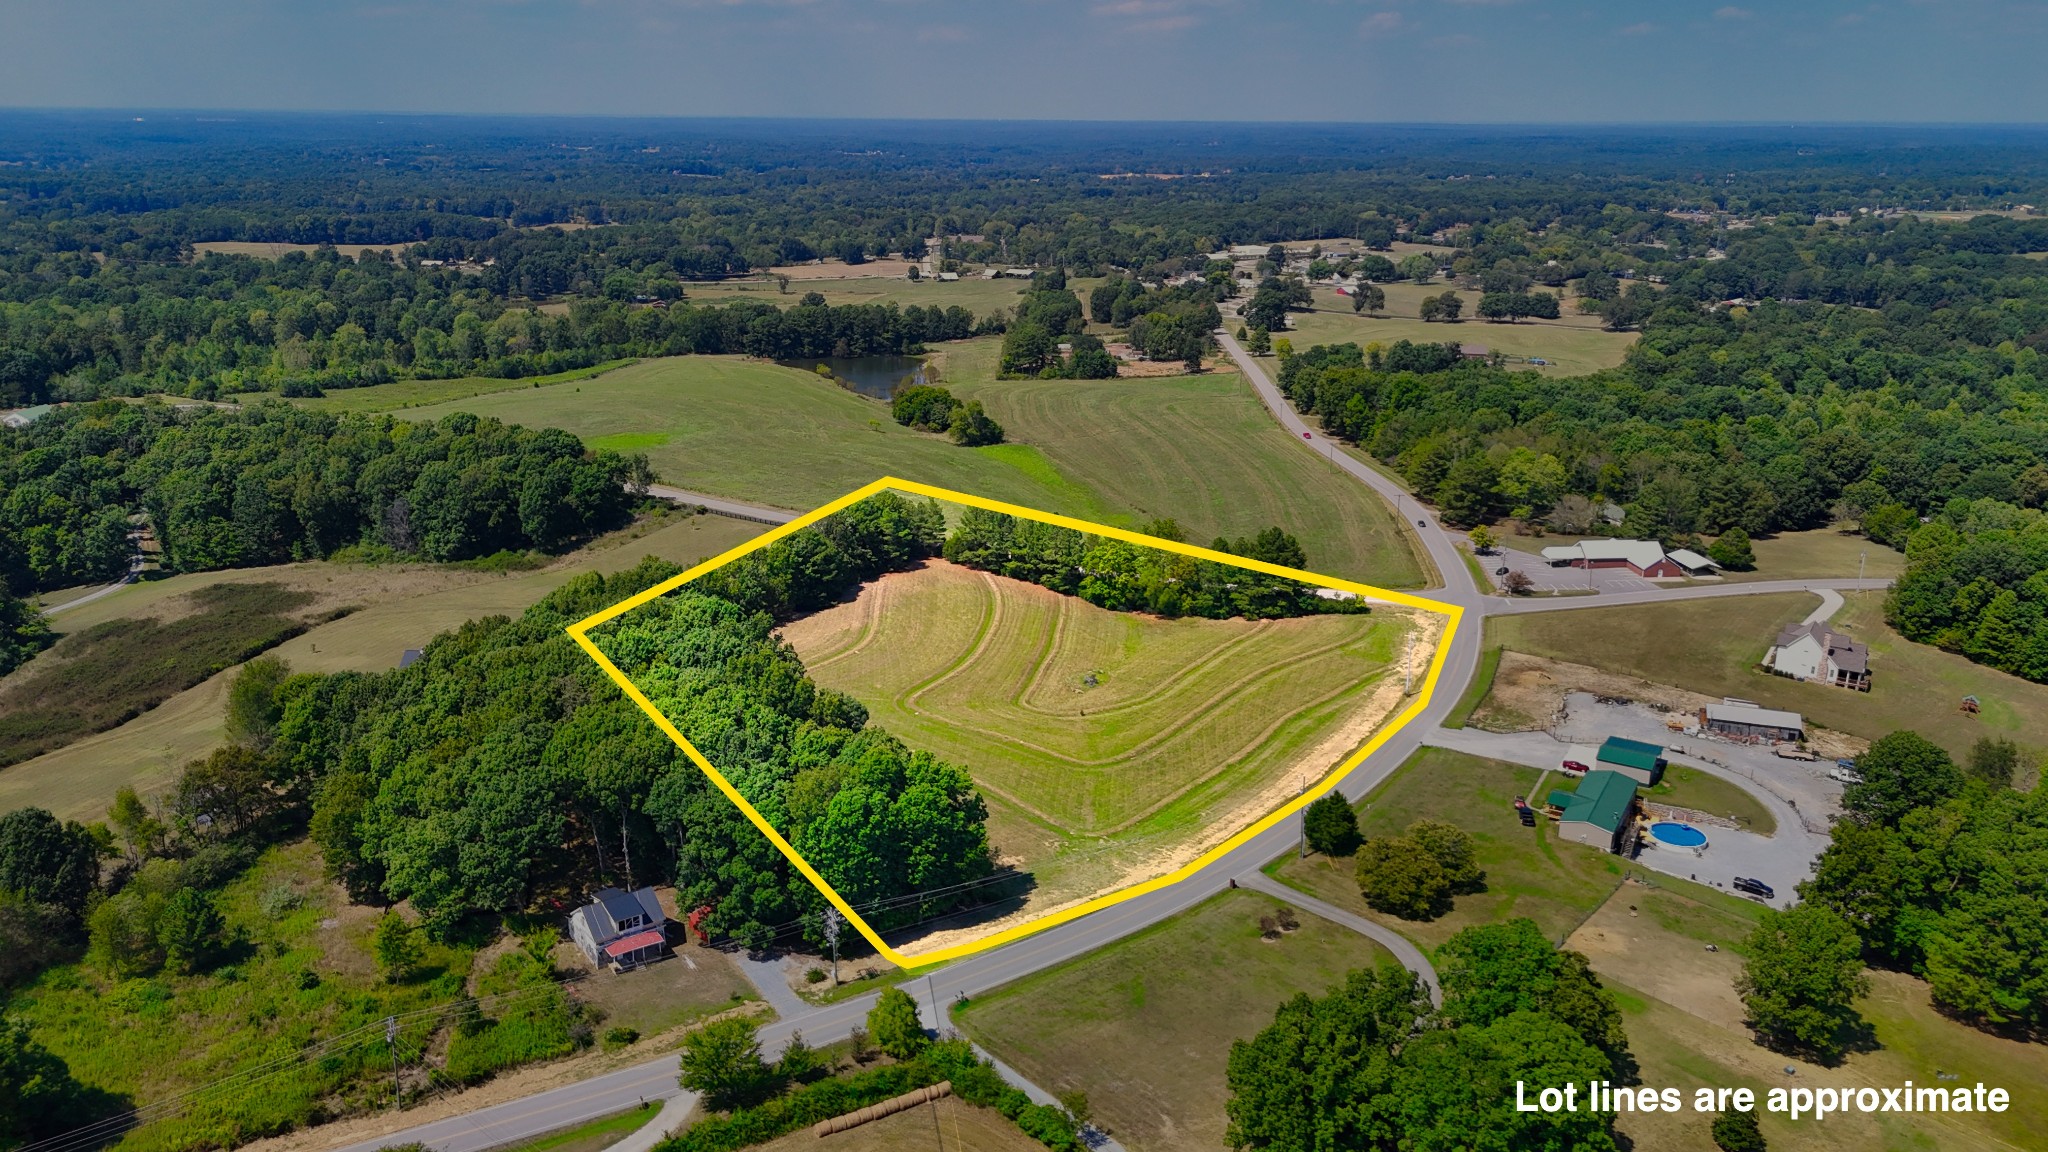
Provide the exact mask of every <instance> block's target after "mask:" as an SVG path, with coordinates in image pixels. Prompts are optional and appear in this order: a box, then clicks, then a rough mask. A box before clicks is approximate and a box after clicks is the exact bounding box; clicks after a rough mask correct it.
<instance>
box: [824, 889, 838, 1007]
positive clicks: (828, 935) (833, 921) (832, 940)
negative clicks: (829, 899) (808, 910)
mask: <svg viewBox="0 0 2048 1152" xmlns="http://www.w3.org/2000/svg"><path fill="white" fill-rule="evenodd" d="M825 942H826V943H827V944H830V945H831V946H832V986H833V987H834V988H837V987H839V909H837V908H834V907H832V906H831V905H830V904H827V905H826V906H825Z"/></svg>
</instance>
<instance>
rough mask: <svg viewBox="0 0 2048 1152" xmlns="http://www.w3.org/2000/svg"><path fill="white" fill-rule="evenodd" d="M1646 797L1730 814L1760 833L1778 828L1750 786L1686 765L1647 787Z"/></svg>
mask: <svg viewBox="0 0 2048 1152" xmlns="http://www.w3.org/2000/svg"><path fill="white" fill-rule="evenodd" d="M1643 797H1644V798H1645V799H1647V800H1654V801H1656V802H1657V803H1659V804H1674V805H1677V806H1678V807H1680V808H1691V809H1693V810H1694V811H1697V812H1711V813H1713V814H1714V815H1716V816H1726V817H1728V818H1730V819H1732V820H1734V821H1735V822H1736V823H1738V824H1740V825H1742V827H1743V828H1745V829H1747V830H1748V831H1751V832H1754V833H1756V834H1757V835H1759V836H1770V835H1772V834H1774V833H1776V832H1777V830H1778V818H1777V817H1775V816H1773V815H1771V810H1770V809H1769V808H1766V807H1764V806H1763V802H1762V801H1761V800H1758V799H1757V798H1756V797H1754V796H1752V795H1750V794H1749V792H1748V790H1747V789H1744V788H1741V787H1739V786H1737V785H1736V784H1734V783H1732V782H1730V781H1727V780H1723V779H1722V778H1721V777H1719V776H1710V775H1708V774H1707V773H1705V772H1702V771H1701V770H1699V769H1698V768H1688V767H1686V766H1685V765H1683V764H1673V765H1671V766H1670V767H1669V768H1667V769H1665V771H1664V779H1663V780H1661V781H1659V782H1658V784H1657V786H1656V787H1655V788H1646V789H1644V790H1643Z"/></svg>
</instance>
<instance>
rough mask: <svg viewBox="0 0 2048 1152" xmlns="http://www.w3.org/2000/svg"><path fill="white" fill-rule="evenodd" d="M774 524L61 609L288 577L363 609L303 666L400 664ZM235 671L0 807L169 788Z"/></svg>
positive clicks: (695, 529) (45, 768) (66, 804)
mask: <svg viewBox="0 0 2048 1152" xmlns="http://www.w3.org/2000/svg"><path fill="white" fill-rule="evenodd" d="M762 530H763V526H762V525H759V524H753V523H749V522H747V521H744V520H733V519H729V518H726V517H723V516H684V515H678V514H673V513H670V514H664V515H661V516H656V517H647V518H644V519H643V520H642V521H640V522H639V523H636V524H635V525H634V526H633V527H631V528H627V529H623V530H621V531H619V532H615V533H612V534H610V535H608V536H605V537H602V538H601V539H599V540H597V541H596V542H594V543H593V544H591V545H589V546H587V547H585V548H582V549H579V550H578V551H576V552H574V553H571V554H570V555H568V556H565V557H563V558H561V559H560V560H558V561H556V562H555V563H553V564H551V565H549V566H548V567H545V568H542V569H538V570H535V571H531V572H518V573H511V574H503V575H494V574H490V573H479V572H470V571H463V570H459V569H452V568H448V567H446V566H440V567H436V566H430V565H404V564H393V565H362V564H323V563H307V564H288V565H280V566H276V567H269V568H248V569H240V570H237V571H233V572H204V573H193V574H190V575H185V576H173V577H169V578H167V579H164V580H155V581H149V582H146V583H140V584H131V585H129V586H128V587H126V588H123V589H122V590H121V591H119V592H117V593H114V594H113V595H111V596H108V597H106V598H104V599H101V600H96V601H94V602H93V603H91V604H88V605H85V606H84V607H81V608H78V609H76V610H75V611H72V612H67V613H64V614H62V615H59V616H55V617H53V618H52V623H53V624H54V625H55V626H57V627H59V628H62V629H65V630H67V631H68V632H78V631H81V630H85V629H90V628H91V627H93V626H94V625H98V624H102V623H105V622H108V621H115V620H121V619H125V618H134V617H145V616H150V615H154V614H156V613H158V612H161V611H164V610H165V606H166V605H168V604H171V603H173V602H175V601H176V600H178V599H179V598H180V597H183V596H185V595H187V594H188V593H190V592H191V591H193V590H194V589H197V588H200V587H204V586H207V585H209V584H231V585H237V584H276V585H280V586H283V587H285V588H288V589H294V590H298V591H301V592H305V593H309V594H312V595H314V596H315V597H316V600H315V602H314V604H313V606H312V610H314V611H328V610H331V609H332V608H333V607H337V606H345V605H354V606H355V607H356V611H354V612H352V613H350V614H349V615H347V616H344V617H342V618H341V619H338V620H334V621H332V622H330V623H326V624H321V625H318V626H317V627H313V628H309V629H308V630H306V631H305V632H302V633H300V634H299V635H297V636H295V637H293V638H291V639H289V640H287V641H285V642H284V643H282V644H279V645H277V646H276V647H275V648H274V649H272V654H273V655H275V656H277V657H279V658H281V659H283V660H284V661H285V662H287V663H288V664H290V665H291V666H292V668H294V669H295V670H298V671H302V672H341V671H359V672H370V671H380V670H383V669H386V668H393V667H396V666H397V664H398V657H399V654H400V653H401V652H402V651H403V650H405V649H407V648H417V647H419V646H421V645H423V644H425V643H426V642H427V641H428V640H430V639H432V638H433V637H434V636H435V635H436V634H437V633H440V632H445V631H448V630H449V629H452V628H454V627H456V626H458V625H460V624H461V623H462V622H463V621H465V620H472V619H475V618H477V617H480V616H490V615H499V614H502V615H517V614H518V613H520V612H523V611H525V610H526V608H527V607H528V606H530V605H532V604H533V603H534V602H536V601H538V600H539V599H540V598H541V597H543V596H545V595H547V594H548V593H549V592H551V591H553V590H554V589H555V588H556V587H558V586H559V585H560V584H561V583H562V582H563V581H565V580H567V579H568V578H569V577H571V576H573V575H575V574H577V573H579V572H588V571H599V572H616V571H619V570H621V569H625V568H630V567H632V566H633V565H634V564H636V563H638V562H639V561H640V558H641V557H643V556H649V555H652V556H660V557H662V558H664V559H667V560H671V561H674V562H675V563H678V564H690V563H695V562H696V561H698V560H702V559H705V558H707V557H710V556H714V555H717V554H718V553H720V552H723V551H725V550H726V549H728V548H731V547H734V546H735V545H738V544H740V543H742V542H744V541H746V540H749V539H752V538H753V537H754V536H755V535H757V534H759V533H760V532H761V531H762ZM60 647H61V645H60ZM49 655H50V653H44V655H43V657H38V660H41V659H43V658H45V657H47V656H49ZM27 671H28V670H26V669H25V670H23V671H22V672H21V673H18V675H26V674H27ZM233 675H234V673H233V671H232V670H230V671H227V672H222V673H220V674H218V675H216V676H213V677H212V678H210V679H207V680H205V681H203V682H202V683H200V684H198V685H196V686H194V687H192V688H190V689H187V690H186V691H183V692H180V693H178V694H177V695H175V696H172V697H170V698H169V699H167V700H165V701H164V702H163V703H162V704H159V705H158V706H157V707H155V708H154V709H151V710H150V711H147V712H144V713H142V714H141V715H140V716H138V717H136V718H135V719H132V720H129V721H128V722H127V723H125V724H122V725H121V726H119V727H117V728H114V729H112V730H110V731H106V732H102V733H100V734H98V735H96V736H89V737H86V738H85V739H82V740H79V741H77V742H75V743H73V744H71V745H69V746H68V747H64V748H61V749H58V750H56V751H54V752H46V753H44V754H43V755H41V756H37V757H36V758H34V759H32V760H26V761H23V762H22V763H19V764H15V765H13V766H11V767H9V768H7V769H6V770H4V771H0V812H4V811H8V810H10V809H14V808H19V807H22V806H24V805H29V804H35V805H40V806H42V807H45V808H48V809H50V810H51V811H52V812H54V813H56V814H57V815H58V816H60V817H63V818H65V819H73V820H97V819H100V818H101V817H102V816H104V815H105V813H106V807H107V804H108V803H109V802H110V801H111V800H112V799H113V795H114V791H115V789H117V788H119V787H120V786H121V785H123V784H130V785H133V786H134V787H135V788H136V789H138V790H139V791H141V792H143V793H144V794H145V795H149V794H151V793H154V792H158V791H161V790H162V789H164V788H165V787H167V786H168V785H169V783H170V782H171V780H172V778H173V777H174V775H175V774H176V772H177V770H178V768H179V767H180V766H182V765H184V764H185V763H186V762H187V761H190V760H193V759H195V758H197V757H200V756H204V755H205V754H206V753H207V752H208V751H209V750H211V749H212V748H213V747H214V746H216V745H218V744H219V743H220V742H221V739H222V731H221V721H222V717H223V715H224V709H225V707H226V700H227V682H228V680H229V679H230V678H231V677H232V676H233ZM10 679H11V678H10Z"/></svg>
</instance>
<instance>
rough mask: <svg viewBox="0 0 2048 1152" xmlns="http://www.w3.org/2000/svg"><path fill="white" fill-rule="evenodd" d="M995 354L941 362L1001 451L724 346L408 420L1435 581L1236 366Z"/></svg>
mask: <svg viewBox="0 0 2048 1152" xmlns="http://www.w3.org/2000/svg"><path fill="white" fill-rule="evenodd" d="M996 348H997V342H996V341H994V340H978V341H969V342H964V343H959V344H951V345H946V346H945V347H944V349H943V352H942V354H941V356H940V357H939V362H940V370H941V372H942V374H943V377H944V380H945V382H946V384H947V385H948V386H949V387H953V388H955V389H957V390H958V391H959V393H960V394H961V395H963V396H966V397H969V398H973V399H978V400H981V401H982V402H983V403H984V404H985V405H986V406H987V407H988V409H989V412H990V414H991V415H993V416H995V418H996V419H997V420H998V421H1000V422H1001V423H1002V424H1003V426H1004V428H1005V429H1006V431H1007V432H1008V434H1009V437H1010V440H1011V443H1007V444H1002V445H997V446H995V447H991V448H981V449H963V448H959V447H956V446H955V445H953V444H951V443H950V442H948V441H947V440H946V439H944V438H943V437H940V436H934V435H930V434H927V433H922V432H914V431H911V430H909V429H907V428H904V427H902V426H900V425H898V424H896V423H895V422H894V421H892V420H891V419H890V418H889V413H888V410H887V408H886V406H884V405H882V404H880V403H878V402H876V401H874V400H870V399H867V398H865V397H862V396H860V395H857V394H855V393H853V392H850V391H848V390H846V389H843V388H839V387H837V386H835V385H833V384H830V383H828V382H825V381H822V380H820V379H819V378H818V377H817V376H816V375H815V374H814V373H810V372H802V371H798V370H796V369H793V368H783V367H779V366H777V365H773V364H766V363H761V362H758V361H748V360H742V359H739V358H736V357H719V356H689V357H678V358H674V359H667V360H655V361H645V362H642V363H639V364H635V365H633V366H631V367H627V368H621V369H619V370H617V371H615V372H611V373H608V374H606V375H604V376H602V377H600V378H597V379H594V380H584V381H580V382H572V383H567V384H556V385H548V386H544V387H540V388H532V387H522V388H514V389H509V390H502V391H497V392H492V393H488V394H482V395H475V396H471V397H469V398H466V399H456V400H450V401H447V402H444V403H439V404H430V405H426V406H423V407H413V408H410V409H407V410H406V415H407V416H409V417H411V418H414V419H434V418H437V417H439V416H441V415H444V414H446V413H448V412H454V411H470V412H476V413H478V414H480V415H486V416H495V417H498V418H500V419H503V420H506V421H510V422H514V423H520V424H527V425H531V426H553V427H560V428H566V429H568V430H569V431H571V432H574V433H575V434H577V435H578V436H581V437H582V438H584V439H585V440H586V441H588V442H592V443H596V444H600V445H616V446H624V447H630V448H631V449H632V450H635V451H644V452H646V453H647V455H648V458H649V460H650V461H652V463H653V464H654V467H655V469H656V471H658V472H659V473H660V474H661V476H662V478H663V479H664V480H666V481H667V482H669V483H671V484H676V485H679V486H682V487H685V488H692V489H696V490H699V491H706V492H713V493H716V494H718V495H721V496H731V497H735V498H739V499H747V500H757V501H760V502H763V503H767V504H773V505H778V506H780V507H785V508H811V507H815V506H817V505H818V504H822V503H824V502H825V501H827V500H830V499H833V498H834V497H837V496H840V495H843V494H845V493H846V492H848V491H851V490H852V489H854V488H857V487H859V486H860V485H862V484H866V483H868V482H870V481H872V480H874V479H876V478H878V477H881V476H885V475H895V476H901V477H904V478H906V479H911V480H921V481H924V482H926V483H931V484H938V485H941V486H944V487H948V488H955V489H959V490H961V491H966V492H973V493H975V494H977V495H982V496H991V497H994V498H997V499H1001V500H1007V501H1011V502H1014V503H1018V504H1023V505H1027V506H1030V507H1035V508H1042V509H1044V510H1047V511H1052V512H1061V513H1065V514H1068V515H1073V516H1079V517H1082V518H1085V519H1092V520H1098V521H1105V522H1109V523H1115V524H1121V525H1128V526H1136V525H1138V524H1141V523H1143V522H1145V521H1147V520H1150V519H1152V518H1154V517H1172V518H1174V519H1177V520H1178V521H1179V522H1180V524H1181V525H1182V527H1183V528H1185V529H1186V531H1187V533H1188V535H1189V536H1190V538H1192V539H1196V540H1201V541H1204V542H1206V541H1208V540H1209V539H1211V538H1213V537H1215V536H1217V535H1227V536H1233V537H1235V536H1243V535H1249V534H1252V533H1255V532H1257V531H1258V530H1259V529H1261V528H1264V527H1267V526H1269V525H1273V524H1278V525H1280V526H1282V527H1285V528H1287V529H1288V530H1289V531H1292V532H1294V533H1295V535H1296V536H1297V537H1298V538H1300V540H1301V542H1302V546H1303V547H1304V548H1305V549H1306V550H1307V551H1308V555H1309V561H1310V564H1311V566H1312V567H1313V568H1314V569H1316V570H1319V571H1327V572H1329V573H1330V574H1332V575H1336V576H1346V577H1350V578H1352V579H1357V580H1363V581H1367V582H1369V583H1377V584H1384V585H1390V586H1393V587H1416V586H1418V585H1420V584H1421V583H1422V582H1423V576H1422V573H1423V571H1424V569H1423V568H1422V567H1421V564H1420V562H1419V561H1418V560H1417V558H1416V554H1415V550H1414V547H1413V544H1412V543H1411V538H1410V537H1409V536H1408V535H1407V534H1406V533H1405V532H1404V531H1403V530H1402V529H1401V528H1400V527H1399V526H1397V525H1396V524H1395V523H1394V520H1393V517H1392V516H1391V515H1390V514H1389V513H1388V512H1387V510H1386V508H1385V507H1384V506H1383V505H1382V504H1381V503H1380V502H1379V501H1378V500H1377V499H1376V498H1375V497H1374V496H1373V495H1372V494H1371V493H1370V492H1367V491H1365V490H1363V489H1362V488H1360V487H1359V486H1358V485H1357V484H1356V483H1354V482H1352V481H1351V480H1349V479H1348V478H1347V477H1345V476H1343V475H1342V474H1341V473H1339V472H1338V471H1337V470H1336V469H1335V468H1333V467H1331V466H1330V465H1329V464H1328V463H1327V462H1323V461H1319V460H1317V459H1316V458H1315V456H1314V454H1313V453H1310V452H1306V451H1303V450H1302V449H1301V447H1300V446H1299V445H1296V444H1294V443H1293V442H1292V440H1291V439H1290V438H1289V437H1288V435H1287V434H1286V433H1285V432H1284V431H1282V430H1281V429H1280V427H1279V426H1278V425H1276V424H1274V423H1273V422H1272V420H1271V419H1270V418H1269V417H1268V416H1267V415H1266V414H1265V412H1264V411H1263V409H1261V408H1260V406H1259V403H1258V400H1257V398H1256V397H1255V396H1254V395H1253V394H1252V392H1251V390H1250V389H1249V388H1248V387H1247V386H1246V385H1245V383H1244V381H1243V380H1242V379H1240V378H1239V377H1238V376H1237V375H1236V374H1235V373H1217V374H1213V375H1204V376H1199V377H1186V378H1166V379H1150V380H1118V381H1035V380H1034V381H997V380H996V379H995V378H994V377H995V353H996ZM399 387H413V386H412V385H383V386H381V387H379V388H365V389H358V390H356V391H355V392H352V393H349V394H347V398H348V400H349V401H350V402H369V401H371V399H372V397H371V394H374V393H379V392H382V391H383V389H385V388H399ZM342 395H343V394H340V393H337V394H336V396H337V397H340V396H342ZM395 395H396V394H394V398H395ZM324 402H325V401H316V403H324Z"/></svg>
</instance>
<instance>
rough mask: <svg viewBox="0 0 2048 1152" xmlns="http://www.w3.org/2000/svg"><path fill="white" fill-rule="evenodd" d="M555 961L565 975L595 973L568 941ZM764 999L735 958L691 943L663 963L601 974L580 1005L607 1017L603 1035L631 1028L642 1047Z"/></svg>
mask: <svg viewBox="0 0 2048 1152" xmlns="http://www.w3.org/2000/svg"><path fill="white" fill-rule="evenodd" d="M554 963H555V967H556V968H557V969H558V970H560V971H563V972H589V971H590V962H589V961H588V960H587V959H585V958H584V956H583V953H582V951H581V950H579V949H578V948H577V947H576V945H574V944H572V943H570V942H568V941H566V940H564V941H563V942H562V943H560V944H558V945H556V946H555V956H554ZM759 998H760V997H759V994H758V993H757V992H756V991H755V990H754V986H753V985H752V984H750V983H748V982H747V978H746V976H745V975H744V974H742V973H741V972H740V970H739V967H738V965H736V964H735V963H734V962H733V960H732V958H731V957H730V956H728V955H726V954H725V953H723V952H718V951H715V950H712V949H709V948H699V947H695V946H693V945H687V944H686V945H684V946H682V947H680V948H677V949H676V952H675V955H673V956H671V957H670V958H668V959H667V960H663V961H662V962H661V963H659V964H649V965H647V966H646V967H644V968H635V969H634V970H633V971H631V972H618V973H613V972H596V973H593V974H591V975H590V976H589V977H588V978H587V979H585V980H584V981H583V982H582V983H581V984H578V985H577V986H576V1000H577V1002H578V1003H581V1004H584V1005H587V1006H588V1007H590V1008H592V1009H594V1010H596V1012H597V1013H598V1015H599V1016H600V1017H601V1019H600V1020H599V1021H598V1024H597V1031H598V1034H599V1035H603V1033H604V1032H605V1031H606V1030H607V1029H611V1028H631V1029H633V1030H634V1031H635V1032H638V1033H640V1041H639V1042H640V1043H642V1044H645V1043H646V1042H647V1041H648V1040H650V1039H653V1038H654V1037H656V1036H659V1035H660V1034H661V1033H663V1032H666V1031H668V1030H669V1029H671V1028H679V1027H682V1026H683V1025H686V1024H694V1023H696V1022H697V1021H699V1020H701V1019H703V1018H704V1017H706V1016H710V1015H713V1014H715V1013H719V1012H723V1011H725V1010H726V1009H728V1008H731V1007H732V1006H733V1005H735V1004H737V1003H739V1002H740V1001H742V1000H757V999H759Z"/></svg>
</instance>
